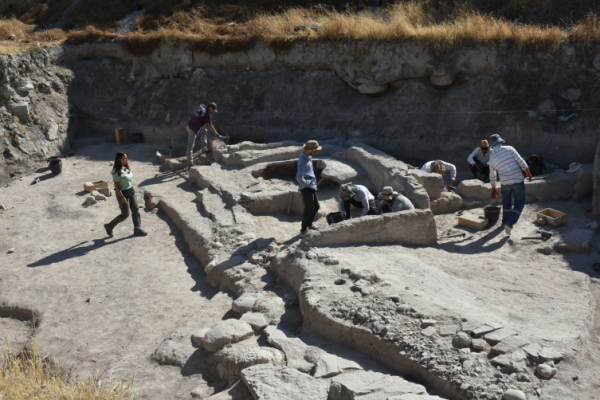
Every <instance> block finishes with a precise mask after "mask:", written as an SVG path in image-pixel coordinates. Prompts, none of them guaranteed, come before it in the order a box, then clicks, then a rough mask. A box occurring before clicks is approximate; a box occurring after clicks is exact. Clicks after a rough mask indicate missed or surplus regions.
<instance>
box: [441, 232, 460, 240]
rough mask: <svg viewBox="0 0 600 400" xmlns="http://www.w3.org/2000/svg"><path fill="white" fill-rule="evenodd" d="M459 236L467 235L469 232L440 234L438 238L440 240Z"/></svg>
mask: <svg viewBox="0 0 600 400" xmlns="http://www.w3.org/2000/svg"><path fill="white" fill-rule="evenodd" d="M459 236H462V237H465V236H467V234H466V233H464V232H463V233H455V234H454V235H447V236H440V237H439V238H438V240H440V239H450V238H455V237H459Z"/></svg>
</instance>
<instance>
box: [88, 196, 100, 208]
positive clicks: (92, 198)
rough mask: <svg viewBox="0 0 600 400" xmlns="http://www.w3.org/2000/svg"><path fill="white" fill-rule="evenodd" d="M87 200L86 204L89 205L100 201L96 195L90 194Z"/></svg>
mask: <svg viewBox="0 0 600 400" xmlns="http://www.w3.org/2000/svg"><path fill="white" fill-rule="evenodd" d="M85 202H86V204H87V205H88V206H91V205H94V204H96V203H97V202H98V200H96V198H95V197H94V196H88V197H87V198H86V199H85Z"/></svg>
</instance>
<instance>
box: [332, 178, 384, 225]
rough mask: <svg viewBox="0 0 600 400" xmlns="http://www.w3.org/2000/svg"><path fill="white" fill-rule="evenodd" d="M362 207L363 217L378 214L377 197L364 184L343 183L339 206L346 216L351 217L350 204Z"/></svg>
mask: <svg viewBox="0 0 600 400" xmlns="http://www.w3.org/2000/svg"><path fill="white" fill-rule="evenodd" d="M351 205H352V206H354V207H356V208H362V213H361V214H360V216H361V217H364V216H365V215H376V214H377V211H376V209H375V197H373V195H372V194H371V192H369V189H367V188H366V187H364V186H362V185H353V184H351V183H347V184H345V185H342V191H341V193H340V200H339V207H340V212H341V213H342V214H343V215H344V218H346V219H350V218H351V214H350V206H351Z"/></svg>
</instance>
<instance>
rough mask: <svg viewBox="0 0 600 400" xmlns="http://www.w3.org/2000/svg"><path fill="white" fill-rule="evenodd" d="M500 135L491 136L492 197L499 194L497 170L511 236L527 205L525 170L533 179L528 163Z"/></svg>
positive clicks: (507, 226) (506, 227)
mask: <svg viewBox="0 0 600 400" xmlns="http://www.w3.org/2000/svg"><path fill="white" fill-rule="evenodd" d="M503 143H504V139H502V138H501V137H500V135H492V136H491V137H490V145H491V146H492V155H491V156H490V161H489V164H490V183H491V184H492V199H495V198H496V197H497V196H498V191H497V190H496V171H498V175H499V176H500V182H501V183H502V187H501V188H500V190H501V191H502V225H504V232H506V234H507V235H509V236H510V234H511V231H512V228H513V226H514V225H515V224H516V223H517V221H518V220H519V217H520V216H521V212H522V211H523V208H524V207H525V200H526V198H527V196H526V194H525V182H524V179H523V172H522V171H525V173H526V174H527V178H528V179H529V180H531V173H530V172H529V168H528V167H527V163H526V162H525V160H523V158H521V156H520V155H519V153H517V151H516V150H515V149H514V148H513V147H511V146H504V145H503Z"/></svg>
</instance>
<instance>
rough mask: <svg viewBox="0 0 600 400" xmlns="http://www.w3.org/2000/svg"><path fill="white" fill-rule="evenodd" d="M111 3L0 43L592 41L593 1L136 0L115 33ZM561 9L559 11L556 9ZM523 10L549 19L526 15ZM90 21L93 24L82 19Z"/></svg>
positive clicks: (121, 11) (2, 26)
mask: <svg viewBox="0 0 600 400" xmlns="http://www.w3.org/2000/svg"><path fill="white" fill-rule="evenodd" d="M113 2H114V1H112V0H110V1H105V2H102V4H103V7H102V9H101V10H99V9H98V7H94V5H93V4H94V2H93V1H91V0H83V1H81V3H80V5H79V6H78V8H77V11H76V12H75V14H74V16H73V17H72V18H71V19H70V20H69V23H68V24H67V26H72V27H73V28H74V29H71V30H67V31H62V30H59V29H51V30H42V29H30V28H29V25H26V24H25V23H22V22H20V21H19V20H17V19H15V18H13V19H10V20H2V21H0V41H2V40H7V39H8V36H9V35H10V34H14V35H16V37H17V39H18V40H19V41H21V42H23V43H34V42H40V43H42V44H45V43H48V44H54V43H59V42H61V41H63V40H69V41H71V42H74V43H81V42H91V41H98V40H113V39H114V40H116V41H119V42H121V43H122V44H123V45H124V46H125V47H126V48H127V49H128V50H130V51H131V52H133V53H135V54H137V55H144V54H149V53H150V52H151V51H152V50H153V49H154V48H156V46H158V45H159V44H160V43H161V42H163V41H164V42H178V41H186V42H188V43H190V45H191V46H192V48H193V49H194V50H196V51H204V52H208V53H213V54H216V53H223V52H229V51H236V50H237V51H239V50H246V49H248V48H250V47H252V46H253V45H254V43H255V42H256V41H257V40H263V41H265V42H266V43H268V44H269V45H271V46H272V47H274V48H278V49H282V48H286V47H289V45H290V44H291V43H292V42H293V41H295V40H317V39H326V40H345V39H350V40H382V41H405V40H415V41H421V42H425V43H428V44H431V45H433V46H434V47H436V48H437V49H452V48H455V47H457V46H461V45H470V44H495V43H498V42H508V43H514V44H516V45H517V46H519V48H521V49H529V48H531V49H539V48H552V47H556V46H557V45H559V44H563V43H566V42H571V43H574V44H582V45H589V44H590V43H593V42H599V41H600V23H599V22H598V17H597V16H596V14H595V13H594V12H595V11H596V8H595V7H596V6H595V4H594V5H593V6H591V5H588V7H587V8H586V7H585V4H586V2H581V1H577V0H574V1H571V2H565V1H563V0H555V1H554V2H553V8H548V6H547V5H546V2H545V1H542V0H510V1H506V2H500V3H502V6H501V7H500V6H493V5H494V4H496V3H498V2H492V1H484V0H426V1H419V2H417V1H408V2H407V1H402V2H397V3H392V2H388V3H390V4H389V5H387V6H386V7H385V8H384V9H383V10H384V11H383V12H382V13H378V14H375V15H374V14H370V13H368V12H366V13H365V12H363V13H357V12H356V10H357V9H359V8H360V7H351V5H352V3H347V4H346V7H345V8H344V7H342V6H341V2H340V4H337V2H335V1H333V2H329V3H330V4H329V5H319V6H310V7H308V6H307V7H300V6H299V3H303V2H302V1H300V0H298V1H292V0H289V1H283V3H282V4H280V8H279V9H277V10H276V9H274V8H273V5H272V4H273V2H266V1H257V2H253V3H256V4H253V7H252V8H250V7H249V6H248V5H247V2H236V1H229V2H223V4H220V5H218V6H217V5H215V4H213V2H211V1H204V2H201V1H200V2H199V1H192V2H191V3H190V2H188V3H190V5H189V6H187V7H184V6H183V5H182V2H179V1H170V2H167V1H164V0H160V1H153V2H148V1H146V2H142V3H144V5H145V6H146V8H145V13H144V15H143V17H142V18H141V19H140V20H139V21H138V24H137V27H136V31H135V32H133V33H131V34H129V35H127V36H121V35H117V34H116V28H117V27H118V18H122V16H123V15H126V14H127V13H128V12H130V11H131V7H132V5H131V4H130V2H123V1H118V2H117V3H115V5H114V7H112V6H111V5H112V3H113ZM30 3H35V1H33V2H32V1H30ZM68 3H69V2H65V1H59V2H57V5H56V7H57V8H59V9H64V8H65V7H66V5H68ZM96 3H97V2H96ZM108 3H110V4H108ZM354 3H357V2H354ZM587 3H589V2H587ZM599 3H600V2H599ZM267 4H271V6H270V7H268V6H267ZM569 7H570V8H569ZM561 10H562V11H563V15H562V17H563V19H559V15H558V14H559V13H560V12H561ZM0 11H1V10H0ZM57 14H58V13H56V12H52V10H50V9H48V6H47V5H46V4H38V5H32V6H31V7H30V8H29V9H28V10H27V11H26V12H25V13H24V14H23V15H21V20H22V21H26V22H27V23H33V22H36V21H38V20H39V21H42V22H43V21H48V20H56V19H57V18H58V16H57ZM532 15H536V16H537V17H536V18H537V19H540V18H543V19H545V20H546V21H550V22H552V23H547V24H541V23H536V22H532V21H531V20H532V18H533V17H532ZM44 18H46V19H44ZM567 18H569V19H570V21H567V20H566V19H567ZM90 21H94V24H93V25H92V24H89V22H90ZM232 21H234V22H235V27H233V28H232V27H230V26H228V23H229V22H232ZM307 23H308V24H317V25H319V26H320V27H321V29H320V30H319V31H314V30H311V29H308V30H305V31H299V32H295V31H294V27H295V26H297V25H302V24H307ZM84 24H88V25H87V26H84ZM77 26H80V28H76V27H77ZM5 46H12V47H15V43H14V41H13V43H12V44H11V43H10V42H8V44H7V43H6V42H5ZM0 51H1V50H0Z"/></svg>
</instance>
